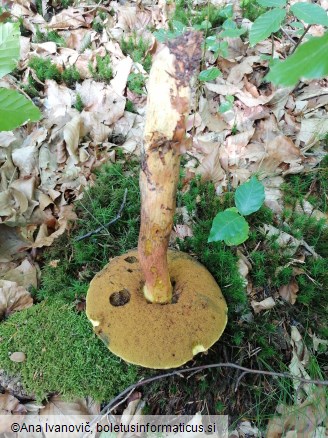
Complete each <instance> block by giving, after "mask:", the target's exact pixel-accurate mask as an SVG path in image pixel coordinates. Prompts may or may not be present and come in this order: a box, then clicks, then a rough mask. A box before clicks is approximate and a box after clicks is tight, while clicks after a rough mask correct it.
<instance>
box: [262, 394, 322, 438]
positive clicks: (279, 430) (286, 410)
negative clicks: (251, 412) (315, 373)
mask: <svg viewBox="0 0 328 438" xmlns="http://www.w3.org/2000/svg"><path fill="white" fill-rule="evenodd" d="M277 411H279V413H280V416H275V417H273V418H272V419H271V420H269V424H268V429H267V434H266V438H281V437H286V438H287V437H291V438H294V437H295V438H298V437H300V438H301V437H308V438H310V437H320V436H322V437H324V436H325V434H324V432H323V434H319V433H318V434H317V433H316V429H317V426H318V425H320V424H321V423H322V422H325V421H327V418H328V414H327V407H326V395H325V390H324V388H320V387H319V388H316V389H315V390H314V391H313V393H312V394H311V396H309V397H308V398H307V399H306V400H305V401H304V402H303V403H301V404H299V405H294V406H285V405H280V406H278V407H277ZM318 432H319V431H318Z"/></svg>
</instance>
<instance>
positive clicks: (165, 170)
mask: <svg viewBox="0 0 328 438" xmlns="http://www.w3.org/2000/svg"><path fill="white" fill-rule="evenodd" d="M200 57H201V34H200V33H198V32H189V33H186V34H185V35H183V36H181V37H179V38H177V39H175V40H173V41H171V42H170V43H168V45H167V46H165V47H163V48H162V49H161V50H160V51H159V52H158V53H157V55H156V56H155V58H154V61H153V65H152V69H151V72H150V77H149V83H148V102H147V117H146V125H145V133H144V151H143V159H142V166H141V172H140V191H141V226H140V234H139V243H138V254H139V261H140V265H141V269H142V271H143V274H144V279H145V285H144V295H145V297H146V299H147V300H149V301H151V302H154V303H169V302H171V300H172V285H171V280H170V276H169V273H168V264H167V249H168V244H169V238H170V234H171V230H172V225H173V217H174V212H175V205H176V190H177V184H178V178H179V165H180V147H181V145H182V143H183V141H184V138H185V120H186V117H187V115H188V114H189V110H190V86H189V80H190V77H191V75H192V73H193V72H195V71H196V70H197V69H198V66H199V62H200Z"/></svg>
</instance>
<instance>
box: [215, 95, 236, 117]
mask: <svg viewBox="0 0 328 438" xmlns="http://www.w3.org/2000/svg"><path fill="white" fill-rule="evenodd" d="M234 100H235V98H234V97H233V96H230V95H227V96H226V101H225V102H223V103H221V105H220V106H219V108H218V111H219V113H221V114H222V113H225V112H227V111H229V110H231V108H232V106H233V102H234Z"/></svg>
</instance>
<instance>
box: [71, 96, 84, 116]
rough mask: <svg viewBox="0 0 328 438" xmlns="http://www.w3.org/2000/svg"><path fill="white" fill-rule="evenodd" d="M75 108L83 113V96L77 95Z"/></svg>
mask: <svg viewBox="0 0 328 438" xmlns="http://www.w3.org/2000/svg"><path fill="white" fill-rule="evenodd" d="M73 106H74V108H75V109H77V110H78V111H79V112H80V113H81V112H82V111H83V108H84V103H83V100H82V97H81V95H80V94H79V93H77V95H76V100H75V103H74V105H73Z"/></svg>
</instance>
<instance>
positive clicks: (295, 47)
mask: <svg viewBox="0 0 328 438" xmlns="http://www.w3.org/2000/svg"><path fill="white" fill-rule="evenodd" d="M311 26H312V24H309V25H308V26H306V28H305V29H304V32H303V33H302V35H301V36H300V39H299V40H298V41H297V43H296V44H295V46H294V48H293V50H292V51H291V53H290V54H291V55H292V54H293V53H294V52H295V50H296V49H297V47H298V46H299V45H300V44H301V42H302V41H303V38H304V37H305V35H306V34H307V33H308V31H309V29H310V27H311Z"/></svg>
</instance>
